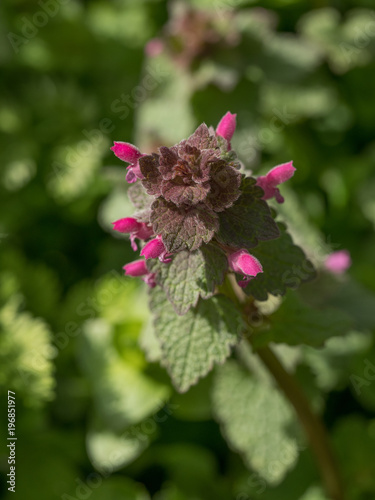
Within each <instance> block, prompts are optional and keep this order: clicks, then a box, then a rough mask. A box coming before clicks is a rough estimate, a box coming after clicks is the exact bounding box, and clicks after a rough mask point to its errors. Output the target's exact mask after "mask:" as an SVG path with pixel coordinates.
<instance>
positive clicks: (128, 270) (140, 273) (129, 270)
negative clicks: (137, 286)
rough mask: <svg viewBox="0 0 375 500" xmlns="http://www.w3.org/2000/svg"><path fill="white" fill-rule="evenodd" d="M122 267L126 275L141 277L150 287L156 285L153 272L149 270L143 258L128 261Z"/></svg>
mask: <svg viewBox="0 0 375 500" xmlns="http://www.w3.org/2000/svg"><path fill="white" fill-rule="evenodd" d="M123 269H124V271H125V275H126V276H133V277H141V278H142V280H143V281H144V282H145V283H146V284H147V285H148V286H149V287H150V288H154V287H155V286H156V280H155V273H150V272H149V270H148V269H147V266H146V262H145V261H144V260H135V261H134V262H129V264H125V266H124V267H123Z"/></svg>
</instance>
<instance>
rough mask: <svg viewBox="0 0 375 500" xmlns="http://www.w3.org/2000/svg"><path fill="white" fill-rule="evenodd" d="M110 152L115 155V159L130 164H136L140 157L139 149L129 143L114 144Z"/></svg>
mask: <svg viewBox="0 0 375 500" xmlns="http://www.w3.org/2000/svg"><path fill="white" fill-rule="evenodd" d="M111 150H112V151H113V152H114V153H115V155H116V156H117V158H120V160H122V161H126V162H127V163H131V164H133V163H136V162H137V161H138V160H139V158H140V157H141V156H142V153H141V152H140V151H139V149H137V148H136V147H135V146H133V144H130V143H129V142H115V143H114V146H112V147H111Z"/></svg>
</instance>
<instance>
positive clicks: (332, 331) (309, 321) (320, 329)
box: [254, 292, 352, 348]
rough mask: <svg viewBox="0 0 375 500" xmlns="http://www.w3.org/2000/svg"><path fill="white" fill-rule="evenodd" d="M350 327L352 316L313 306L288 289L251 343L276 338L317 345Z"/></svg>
mask: <svg viewBox="0 0 375 500" xmlns="http://www.w3.org/2000/svg"><path fill="white" fill-rule="evenodd" d="M351 327H352V322H351V319H350V318H349V317H348V316H347V315H345V314H344V313H343V312H342V311H339V310H337V309H334V308H328V307H327V308H320V309H315V308H312V307H310V306H308V305H307V304H304V303H303V302H302V301H301V299H300V298H299V297H297V296H296V295H295V294H293V293H292V292H289V293H288V295H287V297H286V299H285V300H284V302H283V303H282V305H281V307H280V308H279V309H278V310H277V311H276V312H275V313H274V314H272V315H271V316H269V317H268V318H267V319H266V320H264V322H263V324H262V325H261V327H260V328H259V331H258V332H257V333H256V335H254V346H255V347H257V348H259V347H262V346H265V345H267V344H268V343H269V342H277V343H284V344H289V345H299V344H307V345H310V346H313V347H319V346H322V345H323V344H324V342H325V341H326V340H327V339H329V338H330V337H334V336H337V335H344V334H345V333H346V332H348V331H349V330H350V329H351Z"/></svg>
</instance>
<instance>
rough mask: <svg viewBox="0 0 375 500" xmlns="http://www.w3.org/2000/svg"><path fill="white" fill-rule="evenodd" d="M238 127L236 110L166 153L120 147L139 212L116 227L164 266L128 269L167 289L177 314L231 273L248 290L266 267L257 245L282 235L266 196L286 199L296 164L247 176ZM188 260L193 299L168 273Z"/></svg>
mask: <svg viewBox="0 0 375 500" xmlns="http://www.w3.org/2000/svg"><path fill="white" fill-rule="evenodd" d="M235 128H236V115H234V114H231V113H230V112H228V113H227V114H226V115H225V116H224V117H223V118H222V119H221V121H220V123H219V125H218V126H217V128H216V131H215V130H214V129H213V128H208V127H207V125H206V124H204V123H203V124H202V125H200V126H199V127H198V128H197V129H196V131H195V132H194V133H193V134H192V135H191V136H190V137H189V138H188V139H187V140H182V141H181V142H180V143H179V144H176V145H175V146H172V147H171V148H168V147H165V146H162V147H160V148H159V152H158V153H153V154H150V155H146V154H142V153H141V152H140V151H139V150H138V149H137V148H136V147H135V146H133V145H132V144H129V143H125V142H115V145H114V146H113V147H112V150H113V152H114V153H115V154H116V156H118V157H119V158H120V159H121V160H123V161H125V162H127V163H129V166H128V172H127V177H126V178H127V181H128V182H129V183H131V184H134V185H133V186H131V187H130V189H129V196H130V199H131V201H132V202H133V204H134V205H135V208H136V213H135V214H134V215H133V216H132V217H126V218H123V219H120V220H117V221H116V222H114V223H113V225H114V229H115V230H116V231H120V232H123V233H129V234H130V238H131V241H132V248H133V249H134V250H137V245H136V243H135V240H136V239H139V240H141V241H144V242H146V243H145V244H144V246H143V248H142V250H141V253H140V255H141V256H142V257H144V258H145V259H146V260H152V259H157V258H158V259H159V261H160V262H161V263H162V264H163V265H162V266H161V265H158V264H157V263H155V262H150V263H146V262H145V260H143V259H140V260H137V261H135V262H132V263H130V264H126V265H125V266H124V270H125V274H127V275H129V276H142V278H143V280H144V281H145V282H146V283H147V284H148V285H149V286H150V287H155V286H156V285H157V284H158V285H160V286H161V287H162V288H164V289H165V291H166V293H167V296H168V298H169V300H170V301H171V303H172V305H173V306H174V308H175V310H176V312H177V314H184V313H186V312H187V311H188V310H189V308H190V307H191V306H195V305H196V304H197V301H198V298H199V296H201V297H202V298H209V297H210V296H212V295H213V294H214V292H215V288H216V287H217V286H219V285H221V284H222V282H223V280H224V277H225V275H226V273H227V271H229V272H231V273H235V274H236V275H237V277H238V285H239V286H240V287H242V288H245V287H247V285H248V284H249V283H250V281H251V280H252V279H254V278H256V277H257V276H258V275H259V274H260V273H263V272H264V270H263V266H262V263H261V261H260V260H259V259H258V258H257V257H256V256H255V255H252V254H251V253H250V252H249V250H250V249H253V248H256V247H257V246H258V244H259V243H260V242H262V241H269V240H273V239H276V238H279V237H280V235H281V233H280V229H279V227H278V225H277V224H276V222H275V221H274V218H273V216H272V213H271V209H270V208H269V206H268V205H267V203H266V202H265V200H268V199H270V198H273V197H275V198H276V200H277V201H278V202H279V203H282V202H283V201H284V199H283V197H282V196H281V194H280V191H279V188H278V187H277V186H278V185H279V184H281V183H283V182H285V181H287V180H288V179H290V177H292V175H293V174H294V171H295V168H294V167H293V164H292V162H289V163H284V164H282V165H279V166H277V167H275V168H273V169H272V170H271V171H270V172H268V174H267V175H265V176H261V177H258V179H254V178H253V177H249V176H246V174H245V173H242V172H241V170H242V167H241V163H240V161H239V160H238V158H237V155H236V153H235V152H234V151H233V150H232V148H231V139H232V137H233V134H234V132H235ZM137 181H138V182H137ZM184 261H186V262H189V266H188V267H189V274H190V275H191V276H190V279H189V283H188V285H189V286H192V283H193V281H194V274H195V281H196V282H195V287H196V292H197V293H196V294H195V298H194V300H192V301H189V300H181V297H180V296H179V293H177V295H178V297H175V296H174V295H173V294H172V293H171V291H170V289H169V286H168V285H167V284H166V283H167V282H169V280H168V278H167V275H168V276H169V275H171V274H173V273H177V275H178V273H179V271H181V270H182V269H184ZM192 262H194V266H193V267H192ZM165 266H168V268H165ZM185 267H186V266H185ZM202 267H203V268H204V274H205V278H203V279H201V274H202ZM179 285H180V286H181V282H180V284H179ZM182 285H183V286H184V287H185V286H186V283H185V280H183V281H182ZM174 286H176V287H177V286H178V284H177V283H175V284H174Z"/></svg>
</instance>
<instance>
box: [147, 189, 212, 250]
mask: <svg viewBox="0 0 375 500" xmlns="http://www.w3.org/2000/svg"><path fill="white" fill-rule="evenodd" d="M150 220H151V223H152V227H153V229H154V231H155V233H156V234H160V235H161V236H162V238H163V243H164V244H165V246H166V248H167V250H168V252H170V253H176V252H181V251H182V250H189V251H190V252H193V251H194V250H197V249H198V248H199V247H200V246H201V245H202V243H208V242H209V241H210V240H211V239H212V237H213V236H214V234H215V232H216V231H217V230H218V228H219V220H218V217H217V214H216V213H215V212H213V211H211V210H209V209H208V208H207V207H206V206H204V205H195V206H194V207H191V208H189V210H186V209H185V208H184V207H177V206H176V205H174V204H173V203H168V202H167V201H165V200H163V199H162V198H159V199H157V200H156V201H155V202H154V203H153V204H152V213H151V219H150Z"/></svg>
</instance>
